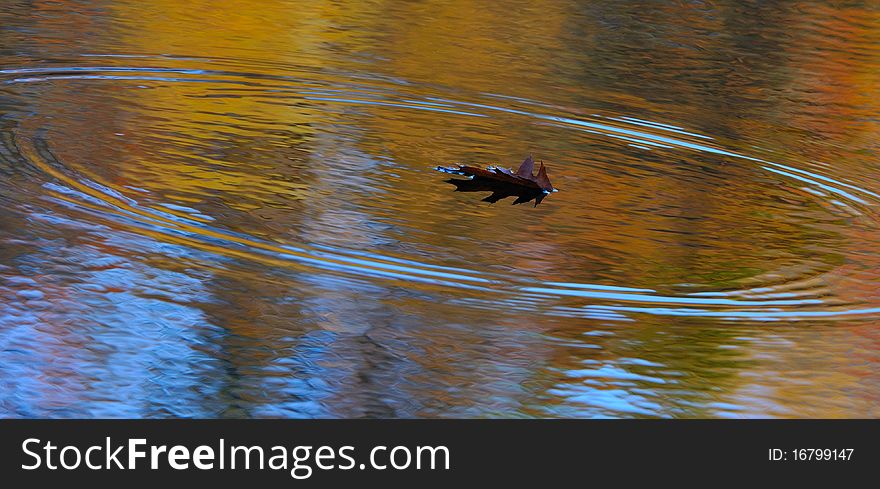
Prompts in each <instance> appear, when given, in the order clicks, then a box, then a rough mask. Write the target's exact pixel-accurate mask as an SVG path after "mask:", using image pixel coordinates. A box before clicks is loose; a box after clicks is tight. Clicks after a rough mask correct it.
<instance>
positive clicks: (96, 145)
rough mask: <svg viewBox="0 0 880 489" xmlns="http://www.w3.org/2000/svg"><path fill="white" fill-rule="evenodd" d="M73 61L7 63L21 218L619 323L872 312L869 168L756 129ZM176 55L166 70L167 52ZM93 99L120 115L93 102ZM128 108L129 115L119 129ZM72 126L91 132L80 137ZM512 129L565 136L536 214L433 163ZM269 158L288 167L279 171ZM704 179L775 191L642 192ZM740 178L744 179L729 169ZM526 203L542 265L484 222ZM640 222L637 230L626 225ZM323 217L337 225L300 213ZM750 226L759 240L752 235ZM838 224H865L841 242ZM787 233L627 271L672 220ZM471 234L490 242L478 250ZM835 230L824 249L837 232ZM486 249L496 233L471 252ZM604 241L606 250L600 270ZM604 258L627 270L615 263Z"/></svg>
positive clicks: (204, 69) (203, 64) (414, 90)
mask: <svg viewBox="0 0 880 489" xmlns="http://www.w3.org/2000/svg"><path fill="white" fill-rule="evenodd" d="M102 60H103V61H107V63H103V64H102V63H101V61H102ZM83 61H84V64H82V65H77V66H68V65H65V66H55V65H51V66H50V65H34V66H19V67H12V68H5V69H2V70H0V102H2V103H3V104H4V105H15V104H19V103H20V108H18V109H15V110H17V111H18V112H17V116H18V117H17V120H16V121H15V123H13V124H9V123H6V124H5V125H4V126H3V129H2V130H3V133H4V137H3V146H2V150H0V163H2V165H3V171H4V172H7V173H11V175H12V176H11V177H10V179H9V180H8V182H7V184H6V185H17V186H19V188H26V189H27V190H26V191H19V193H18V197H19V198H20V197H21V196H24V195H27V196H29V198H30V199H32V200H30V201H28V202H23V201H20V200H19V199H18V198H16V197H12V203H11V204H7V205H13V206H16V207H17V212H27V213H29V214H30V218H31V219H37V220H39V219H43V220H46V222H51V223H52V225H57V226H67V225H73V224H74V223H75V222H77V221H87V222H93V223H96V224H100V225H102V226H107V227H108V228H109V229H115V230H118V231H119V232H125V233H132V234H134V235H143V236H147V237H149V238H150V239H154V240H159V241H163V242H167V243H173V244H175V245H182V246H185V247H191V248H193V249H196V250H199V251H204V252H208V253H211V254H215V255H217V256H219V257H221V259H223V260H225V259H235V260H242V261H253V262H256V263H259V264H261V265H262V266H265V267H267V268H268V269H286V270H290V271H292V272H297V273H300V272H302V273H322V274H329V275H330V276H340V277H353V278H355V279H357V280H365V281H374V280H375V281H380V282H382V283H388V284H390V285H393V286H397V287H403V288H410V289H413V290H415V291H419V292H423V293H426V294H428V295H429V297H426V298H424V299H423V300H426V301H427V300H437V299H438V298H440V299H441V300H443V301H446V302H449V303H451V304H456V305H458V306H460V307H463V308H474V309H475V310H499V309H503V310H508V311H519V312H524V313H535V314H540V315H547V316H559V317H572V318H594V319H603V320H612V321H613V320H621V321H626V320H631V319H632V318H633V317H637V316H638V315H641V314H649V315H658V316H682V317H702V318H709V319H713V320H751V321H778V320H809V319H817V318H821V319H849V320H852V319H876V318H880V296H878V295H877V293H876V289H874V288H872V287H867V288H865V287H862V288H861V289H851V288H848V287H847V285H848V284H853V283H868V284H872V283H876V280H877V269H876V266H875V265H876V264H877V261H876V257H875V256H871V253H870V252H866V251H865V250H871V249H873V250H876V249H878V247H877V245H880V239H878V236H880V232H878V230H880V226H878V223H880V221H878V212H877V206H878V204H880V194H878V193H877V191H876V189H875V188H872V187H870V186H869V185H870V183H871V179H870V178H869V176H866V175H839V174H836V171H835V168H834V167H833V166H831V165H828V164H824V163H821V162H816V161H792V160H791V158H786V159H779V158H777V157H775V156H774V152H773V151H772V150H760V149H758V147H757V146H759V145H756V144H749V146H750V147H751V149H750V150H749V151H747V152H745V151H744V150H742V149H737V150H734V149H731V146H730V145H731V144H733V145H736V146H737V147H740V145H739V144H737V142H736V141H735V140H731V139H730V138H729V137H716V136H713V135H712V134H700V133H699V131H698V130H697V129H695V128H692V127H688V124H687V123H686V122H684V121H677V122H671V121H666V122H662V123H661V122H655V121H651V120H650V118H649V117H648V116H646V115H644V114H638V113H631V114H626V113H611V112H609V111H604V110H603V111H599V110H593V109H589V108H583V107H564V106H559V105H555V104H553V103H548V102H542V101H536V100H529V99H525V98H521V97H514V96H510V95H507V94H495V93H464V92H461V91H456V90H452V89H449V88H444V87H442V86H431V87H426V86H418V85H416V84H413V83H410V82H408V81H406V80H402V79H390V78H388V77H383V76H378V75H371V74H369V73H363V72H361V73H343V72H338V71H329V70H317V69H309V68H305V67H297V66H272V69H271V72H268V71H267V72H261V71H259V70H260V69H261V65H259V64H257V63H251V64H249V65H247V66H250V67H251V68H252V70H253V71H242V69H241V68H240V67H241V66H243V65H246V63H244V62H241V61H240V60H222V59H214V60H204V59H187V58H171V57H151V56H139V57H136V58H133V57H126V56H110V55H89V56H84V57H83ZM171 61H173V64H174V65H175V66H174V67H168V66H165V65H168V64H172V63H171ZM135 62H136V63H137V66H134V65H131V64H130V63H135ZM182 65H183V66H186V67H181V66H182ZM232 66H235V67H237V68H236V69H233V67H232ZM151 92H152V93H151ZM73 94H81V95H82V96H83V100H84V101H85V102H84V103H83V105H81V106H74V107H73V108H68V109H60V110H56V109H54V108H53V105H52V104H53V101H54V100H57V99H58V98H59V97H60V98H64V99H65V100H70V97H72V96H73ZM40 100H45V101H46V104H45V105H42V104H40V102H39V101H40ZM107 100H112V101H113V103H114V105H113V108H112V109H110V108H109V107H110V104H109V103H107ZM106 110H113V111H115V112H114V113H113V114H112V115H111V116H108V117H104V116H103V115H102V111H106ZM92 121H94V124H93V122H92ZM120 121H124V123H120ZM117 123H120V127H123V126H124V127H130V128H135V129H136V131H137V132H136V133H134V134H132V133H131V132H129V130H118V128H115V127H111V126H113V125H114V124H117ZM449 128H451V132H452V133H453V134H452V136H449V137H447V136H446V135H445V134H444V133H446V132H447V131H448V129H449ZM76 131H81V132H83V134H81V139H80V140H79V141H76V139H75V137H74V136H75V133H76ZM330 133H332V134H330ZM395 133H402V134H406V135H407V138H400V139H399V141H403V140H409V141H412V140H418V139H419V138H420V139H421V141H423V143H422V144H421V145H420V146H419V147H405V146H396V145H398V144H399V142H398V141H397V140H395V138H394V134H395ZM379 134H384V136H379ZM512 134H515V135H516V136H520V137H521V136H523V135H524V134H528V135H530V136H531V137H532V138H533V140H534V141H559V143H558V144H557V145H556V148H557V150H558V153H557V154H553V153H551V152H550V148H551V147H552V146H553V145H552V144H551V145H543V144H544V143H536V144H542V146H540V147H539V148H538V149H542V151H541V154H540V155H539V156H540V157H542V158H544V159H546V160H548V161H547V162H548V166H549V167H550V168H551V172H552V175H553V177H554V183H555V182H557V181H558V182H559V187H560V188H561V189H562V190H561V192H560V193H559V194H554V195H553V196H552V198H551V199H548V202H547V203H545V204H544V205H542V207H541V208H539V209H536V210H534V211H523V210H520V209H519V208H510V209H508V208H507V207H506V206H502V205H497V206H494V207H491V208H490V207H485V206H482V205H481V204H477V203H476V201H475V200H468V199H467V198H466V197H461V196H459V195H457V194H452V193H449V192H448V189H445V188H443V187H442V185H441V184H440V183H438V182H439V181H440V179H439V178H438V177H436V176H435V175H433V174H431V173H430V170H429V169H430V167H431V166H432V165H435V164H438V163H448V162H449V161H444V160H443V159H446V158H454V159H459V158H461V159H467V161H468V162H470V163H484V162H485V163H489V162H490V161H493V160H495V159H496V158H500V157H502V156H503V157H505V158H507V157H510V158H514V157H516V156H518V155H507V154H503V155H502V154H495V153H493V150H492V145H495V144H501V143H500V141H501V140H503V139H505V138H507V137H509V136H510V135H512ZM419 135H421V136H419ZM110 138H114V139H110ZM377 138H384V139H383V140H381V141H380V140H377ZM72 140H73V141H74V142H71V141H72ZM456 140H457V143H458V144H460V149H459V150H456V149H455V148H456V147H455V144H456ZM365 148H369V149H371V150H372V149H375V150H376V151H375V152H373V151H366V150H365ZM530 150H532V151H534V150H535V149H530ZM459 154H460V156H458V155H459ZM261 155H264V156H265V157H264V156H261ZM111 157H118V158H120V160H119V161H111V160H108V158H111ZM279 158H287V159H288V160H289V161H290V162H291V163H290V165H292V166H291V167H289V168H287V169H285V168H286V167H284V166H283V165H280V166H279V163H278V159H279ZM479 158H486V159H487V160H490V161H479V160H478V159H479ZM513 164H514V163H509V165H511V166H512V165H513ZM123 167H124V168H123ZM288 170H289V171H288ZM599 177H601V178H603V179H604V180H603V181H606V182H610V183H609V184H608V185H607V186H606V187H605V188H604V190H603V189H599V190H601V191H600V192H598V194H592V193H591V192H594V191H596V190H597V187H596V186H595V185H594V184H592V183H590V182H591V181H592V180H594V179H596V178H599ZM693 178H698V179H701V180H702V181H704V182H709V183H710V184H711V185H709V184H707V185H709V186H708V187H707V190H706V191H707V192H709V193H712V192H717V193H712V195H710V196H709V197H705V196H702V195H693V196H690V197H689V198H690V199H702V198H704V197H705V198H706V199H707V202H710V203H704V204H701V205H707V206H719V207H724V206H729V207H733V206H735V205H736V203H737V200H738V199H743V200H749V201H753V202H760V201H761V199H766V200H765V202H764V207H763V209H761V208H758V210H752V211H749V212H750V213H751V214H738V213H736V212H731V213H728V214H724V213H719V212H716V214H718V215H723V216H724V217H725V218H727V219H729V220H728V221H726V222H718V223H716V224H713V225H709V226H708V227H705V226H698V225H695V224H693V223H694V222H695V220H696V219H697V218H696V217H691V216H688V215H687V212H686V211H684V210H683V208H682V207H679V206H671V205H666V206H664V205H659V204H656V202H652V200H651V198H650V195H651V193H652V192H655V193H656V195H657V196H658V198H657V200H658V201H662V200H664V199H667V198H668V197H660V196H661V195H665V194H670V193H671V194H675V192H676V191H675V189H674V188H671V189H670V188H662V187H652V186H655V185H657V182H658V181H659V182H665V183H666V184H673V185H674V183H675V182H677V181H682V180H688V179H693ZM730 179H740V180H741V184H738V185H737V186H736V187H731V185H732V184H731V183H729V182H730V181H731V180H730ZM9 182H15V183H14V184H13V183H9ZM646 187H652V188H653V190H649V191H647V193H645V194H644V195H645V198H644V199H640V200H638V201H637V202H630V201H629V200H628V199H629V198H630V197H632V196H639V195H641V194H642V193H644V192H646ZM593 199H596V201H595V202H594V201H593ZM39 202H42V204H40V203H39ZM59 209H64V212H65V214H63V215H62V214H59V211H58V210H59ZM273 209H274V210H273ZM528 212H530V213H528ZM670 212H671V213H670ZM304 214H305V215H309V216H311V217H310V218H309V219H311V220H312V221H313V222H311V224H309V223H304V222H300V223H299V224H297V225H295V226H293V225H292V226H291V227H289V228H287V227H286V226H285V219H289V218H291V217H292V216H294V215H298V216H302V215H304ZM765 214H766V215H765ZM712 215H713V214H711V213H710V214H709V216H710V217H702V218H700V219H710V220H711V216H712ZM746 215H748V216H751V217H754V219H755V220H754V221H749V222H743V223H742V224H743V226H742V228H739V227H738V225H737V224H738V223H737V219H740V218H742V217H743V216H746ZM261 219H262V221H261ZM536 220H540V221H543V222H544V223H545V226H544V227H536V228H535V230H534V232H535V233H536V236H535V240H536V242H537V243H538V244H539V245H540V244H541V243H545V246H549V248H548V249H549V251H547V252H546V253H544V255H542V256H552V255H553V253H558V254H559V256H563V257H564V258H563V259H560V260H561V261H558V262H553V265H552V266H550V267H549V268H548V267H541V266H539V265H537V264H536V262H533V261H529V260H528V259H526V260H525V262H523V261H522V257H523V256H528V253H529V252H528V250H529V249H530V248H531V244H530V243H528V242H525V243H521V241H519V240H521V239H522V236H523V235H515V234H511V236H519V237H518V238H515V239H514V238H511V240H507V238H506V237H505V236H500V237H499V236H493V237H486V236H483V235H482V233H480V232H479V230H480V229H481V228H482V227H484V225H486V224H487V223H490V222H493V221H494V222H498V221H507V222H509V225H510V229H520V230H522V229H527V228H528V226H537V225H536V224H533V223H534V222H535V221H536ZM634 223H636V224H639V227H638V229H631V228H630V226H632V225H633V224H634ZM322 225H325V226H330V228H324V229H315V228H310V226H319V227H320V226H322ZM776 226H779V227H780V228H783V229H782V230H777V229H775V227H776ZM368 229H380V231H375V232H371V231H369V230H368ZM590 229H595V230H596V233H597V234H603V237H602V238H601V239H599V238H596V241H595V242H594V244H595V246H594V247H593V248H592V249H591V242H590V241H583V239H581V238H582V237H583V236H586V235H589V234H590V231H589V230H590ZM739 229H741V231H742V233H743V234H739V233H738V230H739ZM756 230H757V232H758V233H759V235H758V236H756V237H755V241H753V242H749V236H748V233H753V232H756ZM765 230H766V231H767V232H768V234H767V236H771V235H772V236H773V237H774V239H777V238H776V234H775V233H777V232H778V233H779V235H780V237H778V242H773V241H772V240H770V239H768V238H766V237H763V238H762V236H761V235H760V233H761V232H763V231H765ZM844 230H850V231H854V235H855V236H858V238H853V237H851V236H850V237H847V238H845V239H844V238H839V236H840V235H841V233H843V232H844ZM727 232H729V233H727ZM455 233H459V234H458V236H449V234H455ZM726 233H727V234H726ZM790 233H800V234H799V237H793V238H791V239H792V241H793V242H794V243H797V245H790V244H789V245H790V246H793V247H794V248H796V251H790V250H786V251H785V252H783V251H779V252H776V255H775V256H776V258H777V260H773V259H772V258H768V259H767V260H766V261H765V260H761V261H760V265H761V267H760V268H758V266H756V265H754V264H751V265H744V266H734V265H733V264H731V269H725V268H723V267H719V268H717V269H711V267H706V266H703V267H702V268H703V271H704V275H706V276H711V277H712V278H711V279H705V280H702V281H700V280H699V277H694V278H691V279H688V280H684V279H685V277H683V276H681V274H679V275H676V274H669V276H668V277H667V278H665V279H664V278H663V272H662V269H661V268H658V269H656V270H654V271H653V272H652V273H654V275H653V276H652V278H651V280H645V281H642V282H640V281H638V280H634V279H633V278H632V277H636V278H638V277H645V276H647V275H648V274H647V273H646V272H647V270H639V267H642V266H644V267H647V266H649V261H650V260H658V259H659V257H654V258H650V257H646V256H645V255H644V254H643V253H641V252H640V251H639V250H646V249H649V248H651V247H652V246H653V245H655V244H657V243H660V244H664V243H665V241H664V240H665V239H667V238H666V237H667V236H670V235H675V236H681V237H684V239H685V241H688V242H690V243H691V244H690V245H689V246H692V247H693V249H694V253H695V254H712V253H715V254H718V253H721V252H722V251H721V250H722V248H718V249H714V248H713V246H715V245H716V244H718V243H717V242H716V243H713V240H719V241H720V240H730V241H731V242H732V243H735V246H734V247H733V248H732V249H731V250H730V251H729V253H730V254H731V255H732V257H735V256H736V255H737V254H738V253H741V252H742V250H748V249H750V247H751V249H754V250H759V251H761V252H767V256H768V257H772V256H774V255H773V254H772V253H771V251H772V250H775V247H780V248H781V247H782V246H783V245H784V244H785V243H789V241H788V239H789V236H791V234H790ZM337 237H338V239H337ZM560 237H561V238H560ZM554 238H559V239H556V240H555V241H556V242H562V243H567V242H569V241H570V242H571V243H576V242H577V243H580V244H577V245H574V244H573V245H572V246H571V247H569V248H565V249H559V248H558V246H557V250H556V252H554V251H553V250H552V248H553V246H550V245H548V244H546V243H547V242H550V241H554ZM480 240H485V241H487V242H488V243H489V244H488V245H487V246H486V247H482V248H481V247H480V244H479V241H480ZM828 240H830V241H833V242H834V244H832V245H827V246H826V244H825V241H828ZM691 241H692V242H691ZM840 243H844V245H843V246H844V248H846V250H849V251H846V250H844V251H843V252H842V253H844V254H845V255H844V256H843V257H841V258H839V259H838V258H836V257H835V256H834V253H832V252H830V251H829V250H830V249H831V248H834V246H836V245H837V244H840ZM612 246H615V247H614V248H612ZM798 246H800V249H797V247H798ZM518 247H520V248H521V249H520V251H519V252H517V251H515V249H516V248H518ZM480 249H483V250H486V251H484V252H479V251H475V250H480ZM713 250H714V251H713ZM605 252H607V253H605ZM603 253H605V254H604V255H603ZM847 253H848V254H847ZM759 254H760V253H759ZM596 256H605V257H606V258H607V260H608V262H609V263H606V264H605V266H603V267H601V268H600V269H599V268H595V269H593V268H591V267H592V266H593V265H592V264H593V263H595V260H596ZM505 257H510V260H509V261H505V259H506V258H505ZM621 257H623V258H621ZM732 257H731V258H730V259H729V260H727V261H732V260H733V258H732ZM817 257H830V258H827V259H824V258H817ZM617 258H621V259H622V261H623V262H624V263H625V264H626V265H625V266H626V270H625V271H620V270H618V271H617V272H615V271H614V270H615V268H614V261H615V260H616V259H617ZM518 261H519V263H518ZM550 261H551V262H552V259H550ZM711 262H712V260H709V263H711ZM719 262H720V263H723V262H724V260H719ZM535 267H537V268H535ZM734 268H735V269H736V270H733V269H734ZM591 270H592V271H591ZM727 275H731V278H723V277H726V276H727ZM718 277H722V278H720V279H719V278H718ZM291 280H293V279H291Z"/></svg>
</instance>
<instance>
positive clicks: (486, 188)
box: [437, 155, 556, 207]
mask: <svg viewBox="0 0 880 489" xmlns="http://www.w3.org/2000/svg"><path fill="white" fill-rule="evenodd" d="M437 170H438V171H442V172H446V173H453V174H456V175H464V176H468V177H470V179H468V180H462V179H458V178H450V179H449V180H446V181H447V182H448V183H451V184H453V185H455V187H456V188H455V191H457V192H492V194H491V195H489V196H488V197H486V198H485V199H483V201H485V202H489V203H493V204H494V203H495V202H498V201H499V200H501V199H504V198H507V197H514V196H515V197H517V199H516V200H514V201H513V204H514V205H516V204H522V203H524V202H529V201H530V200H532V199H534V200H535V207H537V206H538V204H540V203H541V201H542V200H544V197H546V196H547V195H548V194H550V193H551V192H556V189H555V188H553V185H552V184H551V183H550V179H549V178H547V169H546V168H545V167H544V162H543V161H542V162H541V166H540V168H539V169H538V173H537V174H533V172H534V171H535V160H534V159H533V158H532V156H531V155H529V156H528V157H527V158H526V159H525V161H523V162H522V164H521V165H520V166H519V169H517V171H516V173H514V172H512V171H511V170H509V169H507V168H501V167H496V166H489V167H488V168H487V169H485V170H484V169H482V168H477V167H475V166H468V165H458V166H456V167H443V166H438V167H437Z"/></svg>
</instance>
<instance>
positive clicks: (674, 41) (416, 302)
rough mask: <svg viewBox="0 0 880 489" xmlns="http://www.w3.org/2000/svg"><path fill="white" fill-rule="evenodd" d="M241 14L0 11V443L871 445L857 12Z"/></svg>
mask: <svg viewBox="0 0 880 489" xmlns="http://www.w3.org/2000/svg"><path fill="white" fill-rule="evenodd" d="M202 3H204V5H201V4H202ZM238 3H240V2H227V3H225V4H224V5H223V6H218V5H215V4H214V3H211V4H210V6H208V3H207V2H197V3H196V4H192V3H190V4H186V5H183V4H179V3H176V2H166V1H160V2H152V3H150V4H149V5H145V4H143V3H142V2H129V1H115V2H102V1H99V2H93V3H91V4H90V5H88V6H86V5H81V4H79V3H75V4H74V3H69V2H60V3H58V2H42V1H35V2H12V3H6V4H4V6H2V7H0V174H2V176H3V178H2V180H0V202H2V204H3V206H4V208H5V209H7V211H6V212H5V213H3V215H2V216H0V243H2V245H0V297H2V301H0V365H2V367H0V385H2V386H3V388H2V390H0V392H2V394H0V413H2V414H3V415H5V416H236V417H254V416H257V417H263V416H302V417H332V416H383V417H393V416H401V417H416V416H587V417H606V416H663V417H673V416H844V417H853V416H876V415H878V414H880V413H878V412H877V405H878V404H877V392H878V385H880V383H878V382H880V379H878V376H877V373H876V370H877V365H878V364H880V359H878V357H877V354H876V351H877V348H876V346H877V345H876V344H877V338H876V336H877V335H876V334H875V332H874V331H875V329H876V325H877V324H878V321H880V293H878V287H877V283H878V269H880V268H878V265H880V263H878V262H880V260H878V255H877V253H876V251H875V250H877V249H878V245H880V230H878V229H880V226H878V224H880V216H878V213H877V205H878V204H880V187H878V185H877V178H876V177H877V174H878V173H877V172H878V170H880V167H878V165H877V161H878V159H877V150H878V146H877V143H876V141H877V140H878V139H877V135H878V125H877V120H876V113H877V110H878V107H877V104H876V102H875V101H876V100H878V98H877V95H878V94H877V87H878V86H880V83H878V81H880V80H878V79H877V76H878V75H877V74H878V73H880V71H878V70H877V63H878V50H877V46H878V45H880V43H878V41H880V39H878V31H877V29H876V28H875V27H874V26H875V25H876V16H877V12H876V10H875V9H874V10H872V9H871V8H870V7H860V6H843V7H836V8H833V7H829V6H824V5H814V4H804V5H799V8H795V9H792V8H789V7H786V8H782V7H781V6H774V5H763V4H761V5H752V4H741V3H738V2H720V3H717V4H713V5H709V4H705V5H702V4H693V5H691V4H682V5H671V4H670V5H667V4H654V3H651V4H650V5H646V4H644V3H643V2H640V1H628V2H622V3H621V2H616V3H614V4H607V5H604V4H583V3H580V2H567V1H557V0H552V1H551V0H548V1H542V2H537V3H536V2H525V3H521V4H520V2H512V3H511V4H510V5H501V4H499V5H490V6H486V5H479V6H478V5H476V4H473V3H471V2H466V1H453V2H420V3H417V4H408V3H407V4H402V3H400V2H388V3H383V2H379V3H370V4H365V3H362V2H354V3H351V4H348V3H346V4H344V5H339V4H335V3H329V2H322V1H315V2H285V1H277V2H268V3H266V4H265V5H262V6H261V7H260V9H254V8H252V7H251V6H250V4H245V3H243V2H241V4H240V5H239V4H238ZM202 7H204V8H202ZM194 13H197V15H196V14H194ZM196 26H199V27H198V28H195V27H196ZM489 33H491V34H489ZM528 153H534V154H540V155H542V157H544V159H545V160H546V161H547V164H548V166H550V167H551V168H552V172H553V180H554V184H558V186H559V187H560V188H563V189H564V191H563V192H559V193H556V194H553V196H552V205H546V204H545V205H543V206H537V207H534V208H533V207H528V208H524V209H520V208H516V209H511V208H510V207H509V206H487V205H477V203H476V202H463V201H462V199H461V198H460V197H461V196H460V195H456V194H454V193H451V192H449V191H448V190H449V189H448V188H447V189H442V188H441V187H438V185H437V183H438V180H437V174H436V173H434V172H433V168H434V167H435V166H436V165H438V164H439V165H445V164H448V162H452V161H469V162H491V161H498V160H499V159H501V158H505V157H507V156H508V155H515V154H528Z"/></svg>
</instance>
